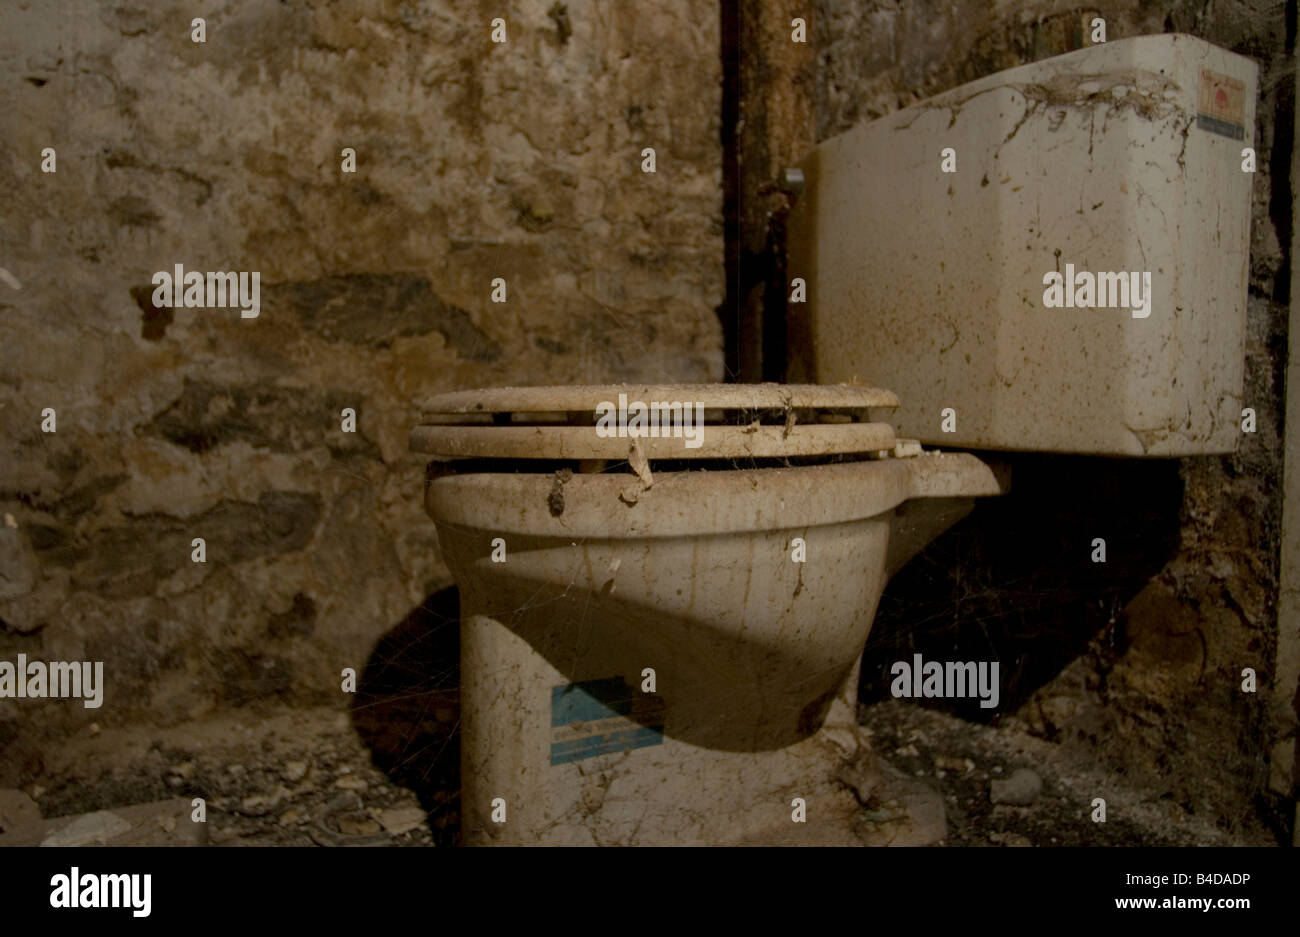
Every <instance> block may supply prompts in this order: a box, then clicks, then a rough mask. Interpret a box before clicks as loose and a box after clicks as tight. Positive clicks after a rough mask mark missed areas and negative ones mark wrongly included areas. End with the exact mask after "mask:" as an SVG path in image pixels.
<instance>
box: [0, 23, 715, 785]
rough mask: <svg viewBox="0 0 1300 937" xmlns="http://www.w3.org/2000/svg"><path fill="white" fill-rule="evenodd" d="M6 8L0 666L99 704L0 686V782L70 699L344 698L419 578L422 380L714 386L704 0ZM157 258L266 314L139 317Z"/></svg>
mask: <svg viewBox="0 0 1300 937" xmlns="http://www.w3.org/2000/svg"><path fill="white" fill-rule="evenodd" d="M195 16H204V17H205V18H206V42H203V43H196V42H194V41H192V37H191V33H192V29H191V21H192V19H193V17H195ZM498 16H500V17H503V18H504V19H505V20H506V29H507V33H506V35H507V39H508V41H507V42H506V43H503V44H494V43H493V42H491V41H490V31H491V25H490V24H491V21H492V19H493V18H494V17H498ZM3 20H4V28H3V29H2V30H0V86H3V87H4V89H5V91H4V94H5V102H6V103H5V107H4V109H3V111H0V191H3V192H4V193H5V199H4V204H3V206H0V267H3V268H4V270H5V271H7V273H6V274H5V275H4V276H3V277H0V279H3V280H4V282H0V434H2V435H3V442H4V446H5V457H4V459H5V461H4V470H3V477H2V478H0V512H3V514H4V515H5V516H6V517H5V523H4V524H3V525H0V656H2V657H5V658H7V659H10V660H12V659H14V657H15V655H16V654H18V653H20V652H22V653H26V654H27V655H28V657H29V658H39V659H62V660H82V659H88V660H99V661H104V662H105V672H106V678H105V679H106V683H107V689H106V693H105V702H104V706H103V708H102V709H101V710H98V711H91V710H85V709H83V707H82V706H81V705H80V704H79V703H78V702H76V701H49V702H44V703H42V702H39V701H30V700H28V701H23V702H15V701H6V702H5V703H3V704H0V786H11V785H14V784H19V783H25V782H26V780H28V779H30V777H31V776H33V775H34V773H36V772H37V771H38V770H39V767H40V751H41V747H42V745H43V744H49V740H50V739H52V738H57V735H58V733H59V732H63V731H71V730H74V729H77V728H78V727H80V726H84V725H85V724H86V723H88V722H90V721H91V720H98V721H99V722H105V721H115V720H125V719H132V718H145V719H151V720H158V721H168V720H180V719H184V718H187V717H190V716H194V715H199V714H202V713H205V712H208V711H210V710H211V709H212V708H213V707H217V706H222V705H242V704H245V703H248V702H250V701H254V700H262V699H267V698H271V697H283V698H286V699H291V700H297V701H309V700H316V701H319V700H322V699H336V700H337V699H339V698H340V697H339V674H340V671H341V669H342V668H344V667H348V666H351V667H354V668H356V669H357V670H358V671H360V669H361V668H362V667H363V666H364V664H365V657H366V654H367V653H368V651H369V649H370V648H371V647H372V645H373V644H374V642H375V640H376V639H377V638H378V637H379V636H380V635H381V634H382V633H383V632H384V631H386V630H387V629H388V628H389V627H391V626H392V625H393V624H394V623H396V622H398V621H399V620H400V619H402V618H403V616H404V615H405V614H407V613H408V612H409V611H410V609H411V608H412V607H413V606H415V605H418V604H419V603H420V602H421V601H422V600H423V599H424V598H425V596H426V595H428V594H429V593H430V592H431V591H432V590H433V589H435V588H438V587H441V586H444V585H447V584H449V582H450V580H449V577H448V575H447V572H446V569H445V567H444V566H443V564H442V562H441V560H440V559H439V557H438V552H437V543H436V537H435V534H434V528H433V525H432V523H431V522H430V521H428V519H427V518H426V516H425V515H424V513H423V509H422V504H421V495H422V478H423V476H422V472H423V462H424V460H423V459H421V458H419V457H415V456H412V455H410V454H408V453H407V451H406V445H407V434H408V432H409V430H410V428H411V426H412V425H413V423H414V422H416V420H417V417H418V412H417V409H416V403H417V401H418V400H419V398H421V397H423V396H427V395H431V394H434V393H437V392H440V391H444V390H448V389H453V388H465V387H475V386H490V385H501V384H542V383H563V382H573V381H623V380H629V381H630V380H646V381H712V380H719V379H720V378H721V376H722V348H721V335H720V330H719V327H718V324H717V317H716V313H715V307H716V306H717V305H718V303H719V302H720V301H721V298H722V292H723V290H722V280H723V268H722V251H723V245H722V219H721V208H722V205H721V194H720V193H721V147H720V134H719V126H718V120H719V113H720V64H719V55H718V48H719V38H718V9H717V5H716V4H714V3H712V2H709V0H661V2H655V3H636V4H630V3H607V2H600V0H568V2H565V3H559V2H552V0H504V2H494V3H482V2H477V0H425V2H416V0H408V2H399V0H343V2H325V0H319V2H318V0H289V2H281V3H265V2H260V0H227V2H223V3H219V4H217V5H216V6H215V7H203V8H200V7H195V6H194V5H193V4H187V3H180V2H177V0H162V2H150V3H131V2H94V0H74V2H67V3H59V4H48V3H41V2H35V0H33V2H25V3H9V4H6V5H5V10H4V13H3ZM646 146H653V147H654V148H655V149H656V156H657V167H656V168H657V172H656V173H655V174H647V173H643V172H642V169H641V166H642V155H641V152H642V149H643V148H644V147H646ZM46 147H53V148H54V149H55V151H56V159H57V163H56V166H57V170H56V172H54V173H48V174H47V173H43V172H42V171H41V162H42V150H43V149H44V148H46ZM344 147H352V148H354V149H355V151H356V165H357V172H356V173H355V174H354V175H353V174H344V173H342V172H341V171H340V170H341V162H342V157H341V150H342V149H343V148H344ZM178 263H179V264H184V265H185V267H186V269H189V270H200V271H210V270H237V271H238V270H242V271H259V272H260V274H261V284H262V288H261V306H262V308H261V314H260V316H259V317H258V318H256V319H241V318H240V315H239V311H238V310H237V309H185V308H180V309H175V310H171V309H164V310H155V309H153V307H152V303H151V301H150V292H151V285H150V284H151V277H152V275H153V274H154V272H155V271H162V270H166V271H170V270H171V269H172V267H173V265H174V264H178ZM495 277H502V278H504V279H505V280H506V283H507V290H508V292H507V302H506V303H504V304H496V303H492V302H490V299H489V296H490V290H491V281H492V280H493V278H495ZM345 407H353V408H355V410H356V412H357V415H358V421H357V432H356V433H355V434H346V433H343V432H341V417H340V413H341V410H342V409H343V408H345ZM45 408H53V409H54V410H55V411H56V418H57V424H56V426H57V429H56V432H54V433H43V432H42V430H41V422H42V420H41V414H42V410H44V409H45ZM195 537H203V538H205V540H206V544H207V547H206V549H207V562H206V563H204V564H196V563H194V562H192V561H191V546H190V544H191V541H192V539H193V538H195Z"/></svg>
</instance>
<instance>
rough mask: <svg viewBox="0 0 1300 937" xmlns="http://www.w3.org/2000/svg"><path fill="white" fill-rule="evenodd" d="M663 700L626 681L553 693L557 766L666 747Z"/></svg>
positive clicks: (553, 743) (553, 754) (591, 683)
mask: <svg viewBox="0 0 1300 937" xmlns="http://www.w3.org/2000/svg"><path fill="white" fill-rule="evenodd" d="M663 729H664V721H663V700H662V699H660V698H659V697H657V696H655V695H653V694H648V693H641V692H639V691H638V690H637V689H636V688H635V687H632V686H629V685H628V683H627V682H626V681H625V680H624V679H623V678H622V677H609V678H608V679H605V680H586V681H584V682H582V683H566V684H563V685H561V686H557V687H553V688H552V689H551V764H552V765H563V764H568V763H569V762H571V761H581V760H582V759H583V758H594V757H595V756H597V755H605V754H609V753H611V752H621V751H627V750H630V749H633V748H645V747H646V746H647V745H662V744H663V741H664V732H663Z"/></svg>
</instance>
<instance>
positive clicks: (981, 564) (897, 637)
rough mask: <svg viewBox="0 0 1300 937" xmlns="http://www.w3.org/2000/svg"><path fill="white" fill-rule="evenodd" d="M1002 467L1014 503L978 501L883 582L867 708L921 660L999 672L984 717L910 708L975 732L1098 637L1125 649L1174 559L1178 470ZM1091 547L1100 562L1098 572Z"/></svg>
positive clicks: (1168, 465)
mask: <svg viewBox="0 0 1300 937" xmlns="http://www.w3.org/2000/svg"><path fill="white" fill-rule="evenodd" d="M1000 457H1002V458H1007V456H1005V455H1004V454H1003V455H1001V456H1000ZM1009 461H1011V464H1012V489H1011V493H1010V494H1008V495H1006V496H1005V497H1003V498H992V499H985V500H982V501H980V502H979V504H978V505H977V506H976V509H975V511H974V512H972V514H971V515H970V517H968V518H966V519H965V520H964V521H963V522H961V523H959V524H957V525H956V526H955V527H953V528H952V529H951V530H950V531H948V532H947V533H946V534H944V535H943V536H942V537H940V538H939V539H937V540H935V541H934V543H932V544H930V546H929V547H927V548H926V549H925V550H924V551H923V552H922V553H921V554H919V555H918V556H917V557H915V558H914V559H913V560H912V561H911V562H910V563H909V564H908V565H907V566H905V567H904V568H903V569H902V570H900V571H899V573H898V574H897V575H896V576H895V577H894V578H893V579H892V580H891V581H890V583H889V586H888V587H887V588H886V590H885V593H884V595H883V596H882V597H881V600H880V606H879V610H878V611H877V613H876V621H875V625H874V627H873V628H872V632H871V638H870V640H869V641H868V643H867V649H866V654H865V656H864V658H863V662H862V683H861V685H860V689H859V698H860V699H861V700H863V701H864V702H868V703H870V702H876V701H879V700H884V699H888V698H890V696H891V692H890V685H891V683H892V681H893V679H894V678H893V676H892V674H891V670H890V668H891V666H892V665H893V664H894V663H895V662H896V661H900V660H902V661H907V662H909V663H910V662H912V660H913V655H914V654H920V655H921V657H922V660H924V661H940V662H946V661H999V662H1000V665H1001V666H1000V668H999V669H1000V681H999V682H1000V684H1001V694H1000V695H1001V698H1000V700H999V703H998V705H997V706H996V707H995V708H989V709H984V708H981V707H980V701H979V700H978V699H961V700H945V699H921V700H917V701H916V702H919V703H922V704H923V705H927V706H933V707H935V708H940V709H944V710H947V711H949V712H952V713H955V714H957V715H960V716H962V717H964V718H967V719H971V720H975V721H980V722H987V721H990V720H992V719H995V718H996V717H997V716H998V715H1000V714H1002V713H1006V712H1010V711H1012V710H1014V709H1015V708H1016V707H1017V706H1019V705H1020V704H1021V703H1022V702H1024V700H1025V699H1026V698H1027V697H1028V696H1029V695H1030V694H1031V693H1033V691H1034V690H1036V689H1038V688H1039V687H1041V686H1043V685H1044V684H1045V683H1047V682H1049V681H1050V680H1052V679H1053V678H1054V677H1055V676H1056V675H1057V674H1059V673H1060V672H1061V670H1062V669H1064V667H1065V666H1066V665H1067V664H1069V663H1070V662H1071V661H1072V660H1074V659H1075V658H1077V657H1078V656H1079V655H1080V654H1082V653H1083V652H1084V651H1085V650H1086V649H1087V648H1088V645H1089V643H1090V642H1091V641H1092V640H1093V639H1094V638H1095V637H1097V636H1098V635H1099V634H1101V633H1102V632H1103V630H1104V629H1106V628H1107V626H1118V627H1112V628H1111V630H1109V631H1106V633H1105V635H1103V638H1104V639H1105V640H1107V641H1111V642H1113V643H1118V642H1121V641H1122V640H1123V638H1122V632H1123V628H1122V622H1123V619H1122V611H1123V609H1124V607H1125V606H1126V605H1127V604H1128V602H1129V600H1130V599H1132V598H1133V597H1134V596H1135V595H1137V594H1138V592H1140V591H1141V590H1142V588H1143V587H1144V586H1145V585H1146V584H1147V582H1148V581H1150V580H1151V579H1152V578H1153V577H1155V576H1156V575H1157V574H1158V573H1159V572H1160V571H1161V570H1162V569H1163V568H1164V566H1165V564H1166V563H1167V562H1168V561H1169V559H1170V558H1171V557H1172V556H1173V555H1174V553H1175V552H1176V551H1177V548H1178V544H1179V535H1180V523H1181V518H1180V511H1181V507H1182V500H1183V484H1182V479H1181V477H1180V474H1179V464H1178V462H1177V461H1176V460H1172V459H1161V460H1153V461H1142V462H1138V461H1132V460H1111V459H1097V458H1083V457H1077V456H1043V455H1023V456H1019V455H1018V456H1012V457H1010V458H1009ZM1098 538H1100V539H1102V540H1104V541H1105V562H1095V561H1094V559H1093V557H1094V554H1096V549H1097V548H1096V547H1095V545H1094V541H1095V540H1097V539H1098ZM1109 651H1110V653H1111V654H1113V655H1114V656H1116V657H1117V656H1119V654H1121V653H1123V651H1124V648H1123V647H1119V646H1115V647H1112V648H1109Z"/></svg>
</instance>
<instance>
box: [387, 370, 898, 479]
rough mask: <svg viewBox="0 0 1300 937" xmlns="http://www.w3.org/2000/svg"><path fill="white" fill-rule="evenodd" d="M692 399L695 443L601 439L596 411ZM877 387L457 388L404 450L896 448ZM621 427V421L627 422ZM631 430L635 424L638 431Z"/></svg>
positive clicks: (735, 455)
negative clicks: (877, 416) (698, 412)
mask: <svg viewBox="0 0 1300 937" xmlns="http://www.w3.org/2000/svg"><path fill="white" fill-rule="evenodd" d="M622 403H625V404H627V405H628V406H631V405H634V404H637V403H640V404H642V405H648V406H655V405H659V404H669V405H671V404H685V405H692V404H694V405H698V406H699V407H701V408H702V411H703V423H702V425H701V426H700V427H699V429H700V434H699V445H698V446H697V447H694V448H692V447H688V446H687V445H685V444H684V440H683V438H682V436H681V434H680V432H679V433H678V434H676V435H658V436H651V435H641V434H639V433H629V432H625V433H622V434H608V431H607V434H606V435H601V434H600V433H598V432H597V414H598V412H600V410H601V408H602V407H619V406H620V404H622ZM896 406H898V398H897V397H895V396H894V395H893V394H892V393H890V392H889V391H887V390H884V389H883V388H879V387H869V386H862V385H851V384H837V385H818V384H660V385H645V384H593V385H576V386H552V387H502V388H489V389H484V390H468V391H455V392H452V393H448V394H441V395H439V396H436V397H433V398H431V399H429V400H427V401H425V402H424V403H423V405H422V406H421V407H420V409H421V411H422V412H424V413H425V414H426V415H427V416H426V418H425V419H424V421H423V422H422V424H421V425H420V426H417V427H416V428H415V429H414V430H413V431H412V433H411V449H412V450H413V451H415V452H420V453H425V454H428V455H433V456H438V457H441V458H444V459H467V458H490V459H550V460H554V459H561V460H574V459H576V460H601V459H626V458H627V457H628V454H629V451H630V450H631V448H632V445H633V443H635V444H636V445H637V446H639V448H640V450H641V452H642V454H643V455H644V456H645V457H646V458H647V459H743V458H796V457H815V456H829V455H844V454H874V453H881V452H888V451H893V450H894V449H895V447H896V446H897V445H898V442H899V441H898V440H897V439H896V438H895V436H894V430H893V428H892V427H891V426H890V425H889V424H888V423H879V422H871V421H870V420H869V418H868V414H867V412H866V411H867V410H868V409H877V408H893V407H896ZM625 429H626V427H625ZM633 429H636V428H635V427H634V428H633Z"/></svg>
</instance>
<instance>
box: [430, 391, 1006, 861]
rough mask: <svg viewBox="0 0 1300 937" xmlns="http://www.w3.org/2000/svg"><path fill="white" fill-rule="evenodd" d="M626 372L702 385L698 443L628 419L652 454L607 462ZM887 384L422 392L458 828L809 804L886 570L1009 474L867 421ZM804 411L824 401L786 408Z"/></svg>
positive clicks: (531, 835)
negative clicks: (599, 419) (441, 582)
mask: <svg viewBox="0 0 1300 937" xmlns="http://www.w3.org/2000/svg"><path fill="white" fill-rule="evenodd" d="M620 393H622V394H625V395H627V398H628V399H632V400H642V401H699V402H702V403H703V404H704V410H705V412H706V414H708V415H709V417H710V419H711V420H712V421H713V422H709V423H706V424H705V426H704V429H703V436H702V444H701V445H700V446H699V447H698V448H696V449H694V450H687V449H686V448H685V447H684V446H683V445H682V440H681V439H680V438H662V437H661V438H650V439H638V440H636V442H637V445H638V447H640V448H642V449H643V454H647V455H648V463H649V473H648V476H647V475H646V474H642V475H640V476H639V475H638V474H635V473H633V472H631V471H628V470H627V468H626V466H624V468H623V470H622V471H619V470H618V468H619V463H620V461H621V462H622V463H626V462H627V461H628V451H629V449H630V448H631V444H632V440H630V439H628V438H604V437H600V436H598V435H597V434H596V431H595V427H594V426H593V425H591V423H592V421H593V419H594V418H593V416H592V414H593V413H594V412H595V410H596V409H597V407H598V406H599V404H600V403H601V402H602V401H612V400H615V399H618V398H617V395H618V394H620ZM895 404H896V401H895V400H894V398H893V395H892V394H889V393H888V392H887V391H882V390H880V389H878V388H868V387H815V386H802V387H801V386H778V385H713V386H710V385H699V386H673V387H586V388H583V387H578V388H524V389H515V390H509V389H505V390H494V391H479V392H465V393H457V394H449V395H444V396H443V397H440V398H436V399H435V400H433V401H430V402H429V404H428V405H427V406H426V408H425V409H426V411H427V412H429V413H430V414H431V415H432V416H431V423H430V424H427V425H424V426H421V427H418V428H417V429H416V430H415V431H414V433H413V436H412V447H413V448H414V449H416V450H417V451H421V452H427V453H429V454H431V455H434V456H437V457H441V459H443V460H447V461H442V462H439V463H435V464H434V465H433V466H431V473H430V482H429V484H428V486H427V490H426V507H427V510H428V512H429V514H430V516H431V517H432V518H433V519H434V521H435V522H436V524H437V527H438V534H439V540H440V543H441V546H442V552H443V555H444V558H445V559H446V561H447V563H448V565H449V567H450V569H451V572H452V574H453V576H454V577H455V579H456V581H457V583H458V584H459V586H460V595H461V612H462V615H461V618H462V624H461V628H462V649H461V655H462V665H461V677H462V690H461V692H462V704H461V711H462V743H461V744H462V817H463V818H464V819H463V823H464V830H465V839H466V841H467V842H498V841H499V842H524V843H528V842H652V843H653V842H735V841H745V840H759V841H778V840H780V838H781V837H785V836H788V835H790V833H791V828H792V826H793V825H792V824H791V823H790V811H791V808H790V803H791V801H792V798H793V797H796V796H799V797H804V798H805V800H807V799H808V797H809V796H814V797H816V796H822V798H823V799H822V800H821V801H818V808H824V806H825V805H826V804H827V803H828V802H829V799H830V796H831V794H830V791H829V790H828V789H827V781H828V779H829V777H830V775H831V774H832V773H833V762H835V761H836V760H837V759H841V760H842V759H843V758H845V757H852V756H853V754H854V749H855V748H856V741H855V740H854V739H853V731H854V727H853V719H852V715H851V713H852V710H851V708H847V711H841V712H839V713H834V712H832V707H833V704H834V703H835V701H836V697H837V695H838V694H841V693H844V694H845V696H846V698H847V696H848V695H849V694H853V695H855V694H856V679H850V676H851V675H852V676H853V677H854V678H855V677H856V669H855V665H856V663H857V661H858V659H859V656H860V654H861V652H862V647H863V645H864V644H865V642H866V638H867V634H868V632H869V631H870V628H871V622H872V618H873V616H874V614H875V609H876V603H877V600H878V599H879V596H880V594H881V592H882V591H883V589H884V585H885V583H886V581H887V579H888V576H889V574H891V573H892V572H893V571H894V569H896V568H897V567H898V566H899V565H901V563H902V562H903V561H905V560H906V558H907V557H908V556H910V555H911V554H912V553H915V552H916V551H917V550H919V549H920V548H921V547H923V546H924V545H925V543H927V542H929V540H931V539H932V538H933V537H934V536H937V534H938V533H939V532H941V531H942V530H943V529H944V528H946V527H947V526H948V525H950V524H951V523H953V522H954V521H955V520H957V519H958V518H959V517H960V516H962V515H963V514H964V513H965V512H966V511H968V510H969V508H970V505H971V503H972V501H971V499H972V498H974V497H977V496H983V495H993V494H998V493H1001V492H1002V491H1003V490H1005V483H1004V481H1003V480H1002V479H1000V478H999V477H998V476H997V474H996V473H995V472H994V471H993V470H992V469H991V468H990V467H989V466H988V465H986V464H985V463H984V462H981V461H980V460H978V459H976V458H975V457H973V456H971V455H968V454H964V453H922V452H921V451H920V449H919V447H917V446H910V447H909V446H907V444H906V443H903V444H900V443H899V442H898V441H897V440H895V439H894V437H893V432H892V430H891V429H890V428H889V426H888V425H887V424H884V423H876V422H869V421H868V420H866V419H863V417H864V416H865V415H867V413H866V411H867V410H868V409H872V408H877V407H881V408H886V407H890V406H893V405H895ZM583 414H585V417H586V421H587V423H588V425H586V426H582V425H575V424H576V423H577V422H578V421H579V420H581V419H582V418H583V417H582V416H581V415H583ZM742 414H743V415H742ZM792 414H793V415H795V416H794V417H793V418H792V416H791V415H792ZM814 414H817V415H819V416H820V418H821V419H827V418H829V419H831V420H832V421H833V422H821V423H804V422H799V419H800V418H801V417H802V418H807V417H810V416H812V415H814ZM506 415H513V416H506ZM765 415H767V416H770V417H774V418H775V419H776V420H777V421H778V422H776V423H775V424H774V425H764V423H763V422H762V420H763V418H764V416H765ZM476 416H477V418H478V419H479V420H481V421H482V422H481V423H480V424H479V425H473V424H472V423H471V424H468V425H467V424H466V423H465V422H462V421H463V420H465V419H467V418H469V419H473V418H475V417H476ZM751 418H753V419H751ZM507 419H509V421H510V422H509V423H508V424H507ZM754 420H757V421H758V422H757V423H755V422H754ZM644 450H649V453H644ZM526 454H530V455H531V456H532V457H531V458H526ZM483 460H493V461H490V462H484V461H483ZM501 460H504V461H501ZM602 461H604V462H605V464H604V465H603V466H602V465H601V462H602ZM638 461H639V460H638V459H637V457H636V456H635V455H634V457H633V462H638ZM774 461H775V464H774ZM561 463H572V464H574V465H575V466H576V467H578V468H579V469H587V470H588V471H577V472H573V473H572V474H570V473H569V472H566V471H565V470H564V469H563V468H560V469H556V468H555V466H556V465H558V464H561ZM664 466H667V467H668V468H669V469H671V470H664ZM600 468H603V469H604V471H595V469H600ZM916 499H927V500H925V501H918V500H916ZM909 503H910V504H909ZM921 505H925V506H926V507H925V508H920V506H921ZM900 508H901V509H902V510H900ZM918 508H920V509H918ZM891 533H897V534H898V535H899V536H891ZM891 540H892V541H893V546H892V548H891ZM849 684H852V686H851V687H850V686H849ZM837 727H838V728H837ZM828 740H833V741H834V744H833V745H828ZM737 784H739V787H738V788H737V787H735V785H737ZM494 805H495V806H494ZM840 807H841V808H842V807H843V805H840ZM810 809H812V808H810ZM494 811H496V813H497V816H496V818H495V819H494ZM840 812H841V813H842V812H843V810H842V809H841V810H840ZM501 815H504V822H502V821H501V819H500V817H501ZM818 829H819V830H820V832H819V833H814V832H812V830H811V829H809V831H808V835H810V836H812V835H818V836H821V837H822V841H825V840H826V836H827V832H826V830H825V829H824V828H820V827H819V828H818ZM798 832H800V833H802V832H804V831H803V830H799V831H798ZM841 832H842V831H841ZM833 838H834V837H832V839H833ZM848 841H852V838H851V837H848Z"/></svg>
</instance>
